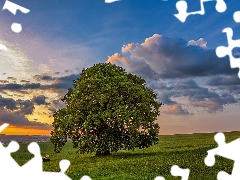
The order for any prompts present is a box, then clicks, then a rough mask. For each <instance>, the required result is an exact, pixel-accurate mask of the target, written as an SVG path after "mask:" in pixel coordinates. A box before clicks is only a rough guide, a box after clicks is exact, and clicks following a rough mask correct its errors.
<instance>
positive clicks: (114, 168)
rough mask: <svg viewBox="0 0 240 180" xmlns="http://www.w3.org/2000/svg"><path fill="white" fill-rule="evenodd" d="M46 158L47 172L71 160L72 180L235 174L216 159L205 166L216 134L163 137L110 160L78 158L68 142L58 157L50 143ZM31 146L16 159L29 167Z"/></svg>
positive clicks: (210, 179) (207, 178)
mask: <svg viewBox="0 0 240 180" xmlns="http://www.w3.org/2000/svg"><path fill="white" fill-rule="evenodd" d="M224 134H225V136H226V142H230V141H232V140H234V139H236V138H239V137H240V132H227V133H224ZM38 144H39V146H40V148H41V153H42V156H45V155H46V154H49V155H50V158H51V161H49V162H43V169H44V171H52V172H53V171H54V172H58V171H60V168H59V162H60V161H61V160H62V159H68V160H69V161H70V162H71V165H70V167H69V168H68V170H67V172H66V174H67V175H68V176H69V177H70V178H71V179H72V180H80V179H81V177H82V176H83V175H88V176H90V177H91V178H92V180H113V179H124V180H125V179H126V180H127V179H129V180H131V179H133V180H148V179H149V180H150V179H151V180H154V178H155V177H156V176H163V177H164V178H165V179H166V180H180V179H181V177H174V176H172V175H171V173H170V169H171V167H172V165H175V164H176V165H178V166H180V167H181V168H189V169H190V176H189V180H199V179H204V180H214V179H217V173H218V172H219V171H226V172H227V173H231V171H232V168H233V163H234V161H232V160H228V159H225V158H222V157H220V156H216V163H215V165H214V166H213V167H208V166H206V165H205V164H204V158H205V157H206V155H207V150H209V149H212V148H215V147H217V146H218V145H217V143H216V142H215V141H214V133H207V134H186V135H164V136H163V135H162V136H159V143H158V144H157V145H154V146H152V147H150V148H147V149H136V150H134V151H119V152H116V153H112V154H111V155H109V156H107V157H96V156H95V154H93V153H92V154H76V149H74V148H72V143H71V141H68V142H67V144H66V145H65V146H64V148H63V150H62V151H61V153H55V152H54V151H53V147H52V145H51V143H50V142H45V143H38ZM27 145H28V144H27V143H20V150H19V151H17V152H15V153H13V154H12V157H13V158H14V159H15V160H16V161H17V162H18V163H19V165H23V164H25V163H26V162H27V161H29V160H30V159H31V158H32V157H33V156H32V155H31V154H30V153H29V152H28V150H27Z"/></svg>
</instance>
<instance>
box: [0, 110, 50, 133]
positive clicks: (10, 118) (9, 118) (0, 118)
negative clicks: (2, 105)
mask: <svg viewBox="0 0 240 180" xmlns="http://www.w3.org/2000/svg"><path fill="white" fill-rule="evenodd" d="M0 123H1V124H2V123H9V124H11V125H13V126H18V127H27V128H34V129H46V130H52V127H51V126H50V125H49V124H46V123H41V122H35V121H29V120H28V119H27V118H25V117H24V116H23V115H18V114H12V113H9V112H7V111H5V110H2V109H0Z"/></svg>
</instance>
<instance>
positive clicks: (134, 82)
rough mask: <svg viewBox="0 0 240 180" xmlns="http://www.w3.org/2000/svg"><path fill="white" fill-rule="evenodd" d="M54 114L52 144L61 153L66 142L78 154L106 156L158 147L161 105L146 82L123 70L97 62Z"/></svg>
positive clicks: (86, 71) (84, 74) (87, 70)
mask: <svg viewBox="0 0 240 180" xmlns="http://www.w3.org/2000/svg"><path fill="white" fill-rule="evenodd" d="M62 101H63V102H65V103H66V107H65V108H63V109H60V110H58V111H57V112H55V113H54V115H53V116H54V122H53V128H54V130H53V131H52V132H51V135H52V136H51V142H52V143H53V145H54V147H55V151H56V152H60V151H61V149H62V147H63V146H64V144H65V143H66V142H67V138H70V139H72V142H73V146H74V147H75V148H78V150H79V152H80V153H90V152H96V155H108V154H110V152H116V151H118V150H120V149H126V150H134V148H145V147H149V146H151V145H153V144H156V143H157V142H158V132H159V125H158V124H157V123H156V122H155V120H156V118H157V116H158V115H160V111H159V108H160V107H161V105H162V103H159V102H157V95H156V94H154V92H153V91H152V90H151V89H149V88H147V87H146V82H145V80H144V79H142V78H140V77H137V76H136V75H134V74H131V73H127V72H125V70H124V69H123V68H122V67H119V66H116V65H113V64H110V63H99V64H96V65H94V66H92V67H90V68H88V69H86V70H85V69H83V71H82V73H81V74H80V77H79V78H78V79H77V80H75V81H74V83H73V88H71V89H69V90H68V92H67V94H66V95H65V96H64V98H63V99H62Z"/></svg>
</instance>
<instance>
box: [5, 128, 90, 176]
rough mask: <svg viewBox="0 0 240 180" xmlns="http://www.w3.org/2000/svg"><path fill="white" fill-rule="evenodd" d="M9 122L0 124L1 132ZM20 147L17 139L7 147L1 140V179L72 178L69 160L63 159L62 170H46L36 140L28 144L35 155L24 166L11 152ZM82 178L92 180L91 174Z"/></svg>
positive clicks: (29, 149)
mask: <svg viewBox="0 0 240 180" xmlns="http://www.w3.org/2000/svg"><path fill="white" fill-rule="evenodd" d="M8 125H9V124H7V123H5V124H2V125H1V126H0V132H2V131H3V130H4V129H5V128H6V127H7V126H8ZM18 149H19V144H18V143H17V142H15V141H12V142H10V143H9V145H8V146H7V147H4V146H3V144H2V143H1V142H0V179H8V180H16V179H24V180H33V179H34V180H43V179H44V180H53V179H57V180H71V179H70V178H69V177H68V176H67V175H66V174H65V172H66V170H67V169H68V167H69V166H70V162H69V161H68V160H61V161H60V163H59V167H60V169H61V171H60V172H44V171H43V168H42V167H43V165H42V156H41V152H40V147H39V145H38V144H37V143H36V142H32V143H30V144H29V145H28V151H29V152H30V153H32V154H33V155H34V157H33V158H32V159H31V160H29V161H28V162H27V163H26V164H24V165H23V166H22V167H21V166H19V164H18V163H17V162H16V161H15V160H14V159H13V158H12V156H11V153H13V152H16V151H17V150H18ZM81 180H91V178H90V177H89V176H83V177H82V178H81Z"/></svg>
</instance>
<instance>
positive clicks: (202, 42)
mask: <svg viewBox="0 0 240 180" xmlns="http://www.w3.org/2000/svg"><path fill="white" fill-rule="evenodd" d="M188 46H199V47H201V48H203V49H207V42H206V41H205V40H204V39H203V38H200V39H199V40H197V41H195V40H190V41H189V42H188Z"/></svg>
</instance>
